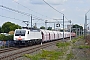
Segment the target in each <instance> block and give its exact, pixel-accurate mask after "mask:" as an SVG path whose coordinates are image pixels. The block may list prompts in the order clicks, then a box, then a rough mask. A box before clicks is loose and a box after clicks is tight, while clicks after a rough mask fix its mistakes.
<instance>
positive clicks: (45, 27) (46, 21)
mask: <svg viewBox="0 0 90 60" xmlns="http://www.w3.org/2000/svg"><path fill="white" fill-rule="evenodd" d="M45 29H46V30H47V20H45Z"/></svg>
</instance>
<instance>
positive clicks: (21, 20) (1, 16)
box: [0, 15, 23, 21]
mask: <svg viewBox="0 0 90 60" xmlns="http://www.w3.org/2000/svg"><path fill="white" fill-rule="evenodd" d="M0 16H1V17H4V18H9V19H14V20H19V21H23V20H20V19H17V18H12V17H8V16H4V15H0Z"/></svg>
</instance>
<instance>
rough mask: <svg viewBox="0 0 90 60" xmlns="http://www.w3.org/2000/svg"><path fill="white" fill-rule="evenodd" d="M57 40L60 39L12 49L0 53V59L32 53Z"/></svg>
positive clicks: (11, 59) (12, 58)
mask: <svg viewBox="0 0 90 60" xmlns="http://www.w3.org/2000/svg"><path fill="white" fill-rule="evenodd" d="M65 40H66V39H65ZM59 41H61V40H58V41H53V42H49V43H44V44H43V45H35V46H31V47H30V46H29V47H26V48H21V49H17V50H14V51H9V52H6V53H2V54H0V60H15V59H17V58H19V57H22V56H23V55H24V54H30V53H33V52H35V51H38V50H41V49H43V48H46V47H49V46H51V45H55V44H56V43H57V42H59Z"/></svg>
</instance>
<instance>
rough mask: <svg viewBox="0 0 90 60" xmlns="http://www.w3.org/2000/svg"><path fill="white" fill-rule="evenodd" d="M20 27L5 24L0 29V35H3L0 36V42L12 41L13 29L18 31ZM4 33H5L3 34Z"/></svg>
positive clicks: (8, 23) (9, 23)
mask: <svg viewBox="0 0 90 60" xmlns="http://www.w3.org/2000/svg"><path fill="white" fill-rule="evenodd" d="M20 28H21V26H19V25H16V24H14V23H11V22H5V23H4V24H3V25H2V26H1V27H0V33H3V34H0V40H1V41H2V40H5V41H6V40H13V34H14V31H15V29H20ZM4 33H7V35H6V34H4ZM9 34H10V35H9Z"/></svg>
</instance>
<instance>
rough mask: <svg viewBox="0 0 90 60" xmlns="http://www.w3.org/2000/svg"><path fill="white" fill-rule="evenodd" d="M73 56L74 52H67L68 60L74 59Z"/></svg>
mask: <svg viewBox="0 0 90 60" xmlns="http://www.w3.org/2000/svg"><path fill="white" fill-rule="evenodd" d="M73 57H74V55H73V53H72V52H70V54H67V58H66V60H70V59H72V58H73Z"/></svg>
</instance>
